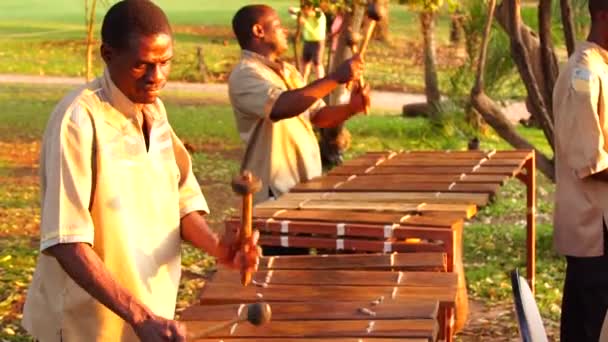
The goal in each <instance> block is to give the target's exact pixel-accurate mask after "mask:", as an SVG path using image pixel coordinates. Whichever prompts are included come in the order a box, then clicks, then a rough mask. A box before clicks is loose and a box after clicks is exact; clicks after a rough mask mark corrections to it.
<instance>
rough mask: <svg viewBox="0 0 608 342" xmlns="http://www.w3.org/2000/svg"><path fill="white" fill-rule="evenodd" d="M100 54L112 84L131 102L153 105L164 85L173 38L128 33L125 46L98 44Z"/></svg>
mask: <svg viewBox="0 0 608 342" xmlns="http://www.w3.org/2000/svg"><path fill="white" fill-rule="evenodd" d="M101 53H102V56H103V58H104V61H105V62H106V65H107V66H108V70H109V72H110V76H111V77H112V81H113V82H114V84H115V85H116V87H118V89H120V91H122V92H123V94H125V96H127V97H128V98H129V100H131V101H133V102H134V103H143V104H145V103H154V101H156V97H157V96H158V95H159V93H160V90H161V89H162V88H163V87H164V86H165V83H167V77H168V76H169V71H170V70H171V58H172V57H173V39H172V37H171V35H169V34H166V33H160V34H154V35H150V36H145V35H141V34H137V33H135V34H132V35H131V37H130V39H129V44H128V47H126V48H124V49H116V48H113V47H110V46H107V45H105V44H104V45H102V48H101Z"/></svg>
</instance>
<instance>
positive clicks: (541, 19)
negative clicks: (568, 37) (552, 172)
mask: <svg viewBox="0 0 608 342" xmlns="http://www.w3.org/2000/svg"><path fill="white" fill-rule="evenodd" d="M551 1H552V0H540V2H539V4H538V33H539V38H540V57H541V63H540V65H541V67H542V73H543V81H544V84H545V86H544V87H543V88H540V87H539V90H540V92H541V95H542V96H543V100H544V101H545V105H546V107H547V113H548V114H549V118H551V121H552V122H553V111H552V110H551V107H552V102H553V100H552V99H553V88H554V86H555V81H556V79H557V75H558V73H559V67H558V65H557V57H556V56H555V54H554V53H553V51H554V49H553V40H552V38H551Z"/></svg>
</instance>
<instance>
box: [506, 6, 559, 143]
mask: <svg viewBox="0 0 608 342" xmlns="http://www.w3.org/2000/svg"><path fill="white" fill-rule="evenodd" d="M496 11H497V12H496V19H497V20H498V22H499V23H500V24H501V26H502V27H503V28H504V30H505V31H506V32H507V34H508V35H509V38H510V39H511V56H512V58H513V61H514V62H515V65H516V66H517V70H518V71H519V74H520V76H521V79H522V81H523V83H524V85H525V86H526V90H527V93H528V98H527V100H526V104H527V105H528V110H529V111H530V113H531V114H532V117H533V119H534V120H535V121H536V122H537V123H538V124H540V126H541V128H542V129H543V133H544V134H545V137H546V138H547V141H548V142H549V145H550V146H551V148H552V149H553V148H554V145H553V119H552V117H553V115H552V111H551V107H550V106H551V102H550V101H549V102H548V103H547V102H546V100H545V98H547V97H548V98H551V95H543V94H551V93H552V91H553V89H552V88H551V89H549V85H548V84H546V82H545V77H544V72H543V66H542V63H543V62H542V57H541V55H542V54H541V52H540V50H541V47H540V41H539V40H538V39H537V38H536V36H535V34H534V33H533V32H532V30H531V29H530V28H529V27H527V26H526V25H524V24H522V21H521V15H520V2H519V0H509V1H503V2H502V3H501V4H500V6H498V7H497V9H496ZM552 58H555V55H554V54H553V57H552ZM555 59H557V58H555Z"/></svg>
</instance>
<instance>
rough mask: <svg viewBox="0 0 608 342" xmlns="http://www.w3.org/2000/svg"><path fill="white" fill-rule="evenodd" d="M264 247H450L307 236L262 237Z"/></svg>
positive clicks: (362, 249) (443, 249) (428, 249)
mask: <svg viewBox="0 0 608 342" xmlns="http://www.w3.org/2000/svg"><path fill="white" fill-rule="evenodd" d="M259 244H260V245H262V246H281V247H301V248H321V249H330V250H331V249H333V250H344V251H353V252H384V253H391V252H399V253H414V252H416V253H418V252H442V253H447V252H449V251H448V249H449V248H448V247H447V246H446V244H444V243H443V242H441V241H436V242H427V241H421V242H417V243H408V242H405V241H386V240H372V239H369V238H367V239H348V238H346V239H336V238H325V237H307V236H279V235H265V234H262V235H261V236H260V242H259Z"/></svg>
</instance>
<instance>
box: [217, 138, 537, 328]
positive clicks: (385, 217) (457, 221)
mask: <svg viewBox="0 0 608 342" xmlns="http://www.w3.org/2000/svg"><path fill="white" fill-rule="evenodd" d="M511 177H517V178H518V179H520V180H521V181H522V182H524V183H525V185H526V188H527V208H528V210H527V217H526V218H527V232H528V234H527V252H528V257H527V276H528V280H529V281H530V283H531V285H532V286H533V284H534V272H535V262H534V260H535V259H534V255H535V245H534V241H535V224H534V215H535V202H536V198H535V156H534V151H522V150H515V151H459V152H454V151H452V152H450V151H405V152H370V153H367V154H364V155H362V156H360V157H359V158H356V159H353V160H349V161H346V162H345V163H344V164H343V165H341V166H339V167H336V168H334V169H333V170H331V171H330V172H329V173H328V174H327V175H324V176H321V177H318V178H315V179H312V180H310V181H308V182H305V183H301V184H298V185H296V186H295V187H294V188H293V189H292V190H291V191H290V192H289V193H287V194H285V195H283V196H281V197H280V198H278V199H277V200H271V201H266V202H263V203H259V204H258V205H256V206H255V208H254V213H253V226H254V228H255V229H258V230H259V231H260V232H261V233H262V235H261V237H260V244H261V245H269V246H283V247H308V248H317V249H321V250H322V251H355V252H383V253H391V252H441V253H445V255H446V256H447V270H448V271H449V272H455V273H456V274H457V275H458V294H457V299H456V322H455V326H454V328H455V330H456V331H458V330H460V329H461V328H462V327H463V326H464V324H465V322H466V318H467V315H468V298H467V291H466V281H465V277H464V269H463V263H462V235H463V223H464V220H467V219H469V218H471V217H473V216H474V215H475V214H476V212H477V208H478V207H480V206H484V205H486V204H487V203H488V202H489V201H490V200H491V198H492V197H493V196H494V195H495V194H496V192H497V191H498V190H499V189H500V186H501V185H502V184H504V182H505V181H506V180H508V179H509V178H511ZM239 224H240V223H239V218H237V217H233V218H229V219H227V220H226V230H227V231H236V230H237V229H238V227H239Z"/></svg>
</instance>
